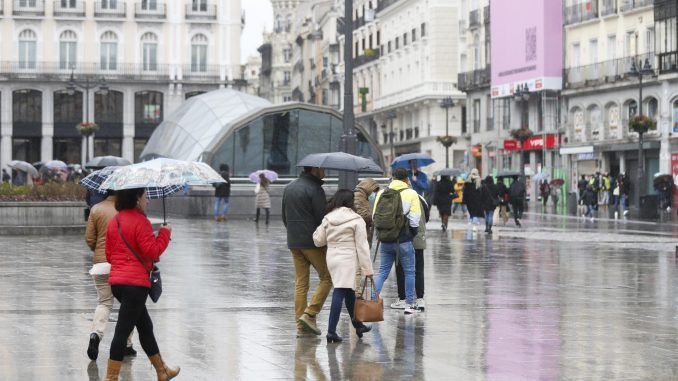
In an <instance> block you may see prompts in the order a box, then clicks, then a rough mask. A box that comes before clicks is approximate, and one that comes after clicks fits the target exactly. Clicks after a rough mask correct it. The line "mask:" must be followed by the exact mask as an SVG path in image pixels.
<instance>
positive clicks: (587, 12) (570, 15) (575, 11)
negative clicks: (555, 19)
mask: <svg viewBox="0 0 678 381" xmlns="http://www.w3.org/2000/svg"><path fill="white" fill-rule="evenodd" d="M596 18H598V1H597V0H595V1H591V0H589V1H587V2H585V3H579V4H576V5H572V6H569V7H567V8H565V25H572V24H578V23H582V22H585V21H589V20H593V19H596Z"/></svg>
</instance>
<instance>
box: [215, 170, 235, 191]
mask: <svg viewBox="0 0 678 381" xmlns="http://www.w3.org/2000/svg"><path fill="white" fill-rule="evenodd" d="M220 175H221V177H223V178H224V180H226V182H225V183H217V184H214V187H215V188H216V189H215V190H214V197H231V175H230V174H229V173H228V171H221V173H220Z"/></svg>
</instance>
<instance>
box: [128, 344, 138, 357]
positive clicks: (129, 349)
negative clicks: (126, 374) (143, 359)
mask: <svg viewBox="0 0 678 381" xmlns="http://www.w3.org/2000/svg"><path fill="white" fill-rule="evenodd" d="M136 355H137V351H135V350H134V347H133V346H131V345H130V346H129V347H125V356H131V357H134V356H136Z"/></svg>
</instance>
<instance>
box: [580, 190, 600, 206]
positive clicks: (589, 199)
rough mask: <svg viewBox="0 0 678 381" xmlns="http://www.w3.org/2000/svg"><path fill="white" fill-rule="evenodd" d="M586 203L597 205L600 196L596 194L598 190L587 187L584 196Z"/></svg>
mask: <svg viewBox="0 0 678 381" xmlns="http://www.w3.org/2000/svg"><path fill="white" fill-rule="evenodd" d="M583 201H584V205H591V206H593V205H596V204H597V203H598V196H597V195H596V192H595V191H594V190H593V189H589V188H587V189H586V190H585V191H584V197H583Z"/></svg>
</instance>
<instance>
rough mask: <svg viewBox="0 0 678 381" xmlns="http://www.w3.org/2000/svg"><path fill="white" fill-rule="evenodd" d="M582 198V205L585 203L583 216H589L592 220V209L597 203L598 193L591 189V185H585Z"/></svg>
mask: <svg viewBox="0 0 678 381" xmlns="http://www.w3.org/2000/svg"><path fill="white" fill-rule="evenodd" d="M583 200H584V205H586V213H585V214H584V217H590V218H591V221H593V210H594V208H595V206H596V204H598V195H597V194H596V192H595V191H594V190H593V185H589V186H588V187H586V190H585V191H584V197H583Z"/></svg>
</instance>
